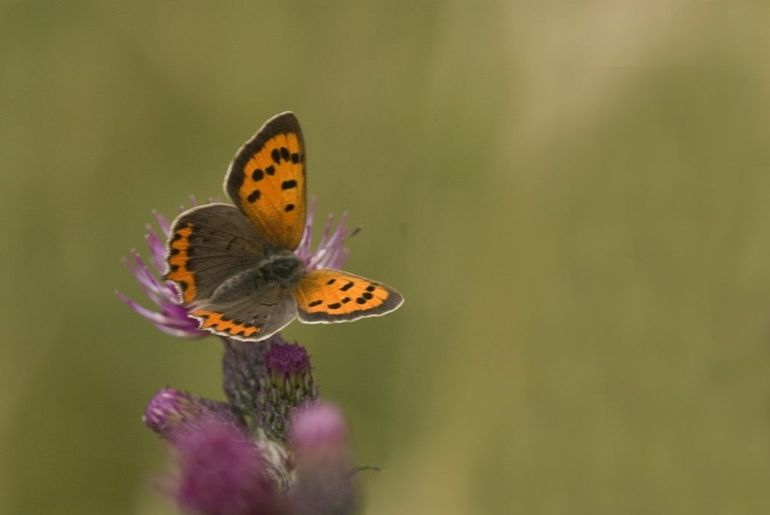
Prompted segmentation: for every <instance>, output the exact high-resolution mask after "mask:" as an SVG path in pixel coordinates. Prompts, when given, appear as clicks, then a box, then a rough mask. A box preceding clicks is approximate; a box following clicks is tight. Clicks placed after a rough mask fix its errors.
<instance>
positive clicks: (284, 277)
mask: <svg viewBox="0 0 770 515" xmlns="http://www.w3.org/2000/svg"><path fill="white" fill-rule="evenodd" d="M259 269H260V271H261V272H262V275H263V277H264V278H265V280H266V281H275V282H277V283H278V284H280V285H281V286H282V287H283V288H293V287H294V286H295V285H296V284H297V281H299V278H300V277H302V274H303V273H304V272H305V267H304V266H303V264H302V261H301V260H300V259H299V258H298V257H297V256H295V255H294V253H293V252H291V251H288V250H278V251H275V252H274V253H270V254H268V255H267V257H265V259H263V260H262V262H261V263H260V264H259Z"/></svg>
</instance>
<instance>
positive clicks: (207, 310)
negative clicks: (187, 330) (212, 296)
mask: <svg viewBox="0 0 770 515" xmlns="http://www.w3.org/2000/svg"><path fill="white" fill-rule="evenodd" d="M190 315H191V316H193V317H195V318H197V319H198V320H199V321H200V328H201V329H204V330H206V331H209V332H211V333H214V334H217V335H220V336H225V337H227V338H235V339H237V340H248V341H259V340H264V339H265V338H268V337H269V336H271V335H272V334H274V333H276V332H278V331H280V330H281V329H283V328H284V327H285V326H286V325H287V324H289V323H290V322H291V321H292V320H294V318H295V317H296V316H297V309H296V306H295V303H294V299H293V298H292V295H291V292H290V291H288V290H286V289H284V288H281V287H280V286H279V285H277V284H272V285H268V286H267V287H264V288H260V289H251V290H245V291H244V292H243V295H241V296H240V297H239V298H238V299H237V300H234V301H232V302H226V303H216V302H203V303H201V304H199V305H196V306H195V307H194V308H193V309H192V310H191V311H190Z"/></svg>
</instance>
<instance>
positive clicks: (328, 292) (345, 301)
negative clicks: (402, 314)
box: [294, 269, 403, 324]
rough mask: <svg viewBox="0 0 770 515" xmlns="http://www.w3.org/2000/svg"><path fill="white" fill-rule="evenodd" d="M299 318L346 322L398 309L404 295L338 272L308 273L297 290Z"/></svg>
mask: <svg viewBox="0 0 770 515" xmlns="http://www.w3.org/2000/svg"><path fill="white" fill-rule="evenodd" d="M294 298H295V299H296V301H297V316H298V318H299V319H300V320H301V321H302V322H305V323H311V324H312V323H330V322H347V321H350V320H357V319H359V318H363V317H370V316H380V315H384V314H386V313H390V312H391V311H393V310H395V309H396V308H398V307H399V306H400V305H401V303H402V302H403V298H402V297H401V294H400V293H398V292H397V291H396V290H394V289H393V288H391V287H389V286H385V285H384V284H382V283H378V282H375V281H372V280H370V279H367V278H365V277H360V276H358V275H353V274H350V273H348V272H341V271H339V270H329V269H321V270H314V271H311V272H308V273H306V274H305V275H304V276H303V277H302V278H301V279H300V280H299V283H298V284H297V286H296V287H295V289H294Z"/></svg>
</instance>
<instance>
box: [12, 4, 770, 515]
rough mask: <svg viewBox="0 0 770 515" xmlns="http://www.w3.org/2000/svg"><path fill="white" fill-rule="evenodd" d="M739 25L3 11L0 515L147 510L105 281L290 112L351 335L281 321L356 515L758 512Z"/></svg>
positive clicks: (756, 392) (768, 500)
mask: <svg viewBox="0 0 770 515" xmlns="http://www.w3.org/2000/svg"><path fill="white" fill-rule="evenodd" d="M769 23H770V4H768V3H767V2H756V3H751V2H727V1H724V2H719V1H699V2H677V1H674V2H670V1H669V2H649V1H639V2H572V1H569V2H567V1H562V2H521V3H518V2H502V1H500V2H468V3H461V2H419V1H418V2H395V3H385V2H382V3H373V2H371V3H370V2H349V3H344V2H282V3H280V4H279V3H277V2H233V3H226V4H225V3H222V4H221V5H216V6H215V4H214V3H209V2H181V1H172V2H150V1H135V2H124V3H117V2H116V3H110V2H97V1H90V2H89V1H72V2H35V1H4V2H2V3H1V4H0V55H2V75H0V99H1V100H0V105H1V106H2V107H1V108H0V119H1V122H0V158H1V159H2V161H1V163H2V167H3V170H2V172H0V187H1V188H2V190H1V191H2V201H0V223H1V224H2V226H1V228H2V234H3V239H4V243H3V245H2V253H1V254H0V256H1V257H0V259H2V262H0V265H2V270H3V271H4V272H3V278H4V287H3V292H4V294H3V295H2V296H1V297H0V308H1V309H0V312H2V320H1V322H2V345H3V350H2V359H0V386H1V387H2V388H0V513H3V514H6V513H8V514H37V513H57V514H92V513H93V514H105V513H110V514H113V513H114V514H119V513H129V514H140V515H144V514H148V515H149V514H162V513H169V514H171V513H175V512H176V510H175V507H174V506H173V505H172V504H171V503H170V502H169V501H168V500H167V499H165V498H164V497H163V496H162V495H160V494H158V493H157V490H156V488H155V486H154V482H155V481H156V480H157V477H158V476H160V475H162V474H163V473H164V472H165V471H167V470H168V463H167V453H166V448H165V445H164V444H163V443H162V442H161V441H160V440H159V439H157V438H156V437H155V435H153V434H152V433H151V432H150V431H148V430H147V429H145V428H144V427H143V425H142V423H141V420H140V415H141V414H142V412H143V410H144V406H145V404H146V402H147V401H148V399H149V398H150V397H151V395H152V394H153V393H154V392H155V391H156V390H157V389H158V388H160V387H163V386H165V385H173V386H175V387H177V388H185V389H189V390H191V391H193V392H197V393H201V394H204V395H208V396H211V397H216V398H221V396H222V394H221V392H220V377H219V359H220V352H221V349H220V345H219V342H218V341H217V340H216V339H213V338H211V339H207V340H203V341H194V342H189V341H182V340H177V339H174V338H171V337H168V336H165V335H163V334H161V333H159V332H158V331H156V330H154V328H153V327H152V326H151V325H150V324H149V323H147V322H146V321H144V320H143V319H141V318H140V317H138V316H136V315H135V314H133V313H132V312H131V311H130V310H129V309H128V308H127V307H126V306H124V305H123V304H121V303H120V302H118V301H117V300H116V299H115V296H114V290H115V289H120V290H122V291H125V292H127V293H128V294H130V295H132V296H134V297H135V298H141V295H140V293H139V291H138V288H137V287H136V285H135V284H134V282H133V279H132V278H131V277H130V276H129V274H128V273H127V272H126V271H125V270H124V269H123V268H122V267H121V265H120V258H121V256H125V255H127V253H128V251H129V249H131V248H132V247H136V248H139V249H142V250H144V249H143V247H144V241H143V234H144V224H145V223H147V222H149V221H150V220H151V216H150V210H151V209H153V208H156V209H158V210H160V211H162V212H164V213H167V214H173V213H175V212H176V210H177V209H178V206H179V205H180V204H181V203H183V202H184V201H185V200H186V198H187V196H188V195H189V194H191V193H192V194H195V195H197V196H198V197H199V198H205V197H208V196H221V195H222V193H221V183H222V178H223V174H224V170H225V168H226V166H227V164H228V163H229V160H230V158H231V157H232V155H233V153H234V152H235V150H236V149H237V148H238V147H239V146H240V145H241V143H242V142H243V141H245V140H246V139H247V138H248V137H249V136H251V135H252V134H253V132H254V131H255V130H256V129H257V128H258V127H259V126H260V125H261V124H262V123H263V122H264V120H266V119H267V118H268V117H269V116H271V115H273V114H275V113H277V112H280V111H283V110H286V109H290V110H293V111H295V112H296V113H297V115H298V116H299V119H300V120H301V122H302V124H303V129H304V132H305V138H306V141H307V145H308V148H309V154H310V167H309V174H310V175H309V193H311V194H315V195H317V196H318V197H319V209H320V212H321V213H325V212H329V211H333V212H336V213H339V212H341V211H343V210H347V211H349V212H350V213H351V222H352V224H353V225H354V226H360V227H362V228H363V229H364V230H363V232H362V233H361V234H360V235H358V236H356V237H355V238H354V239H353V240H351V241H350V245H349V246H350V247H351V250H352V256H351V258H350V260H349V263H348V266H347V269H349V270H350V271H353V272H357V273H361V274H365V275H370V276H372V277H375V278H379V279H381V280H383V281H386V282H389V283H391V284H392V285H394V286H396V287H397V288H399V289H400V290H401V291H402V292H403V293H404V295H405V297H406V299H407V301H406V304H405V305H404V307H403V308H402V309H401V310H400V311H398V312H397V313H395V314H392V315H390V316H388V317H385V318H382V319H374V320H368V321H362V322H359V323H356V324H351V325H341V326H334V327H319V326H305V327H303V326H301V325H299V324H294V325H292V326H291V327H290V328H289V329H288V330H287V331H286V333H285V335H286V336H287V337H289V338H291V339H297V340H298V341H300V342H302V343H303V344H305V345H306V346H308V347H309V349H310V351H311V352H312V354H313V357H314V365H315V367H316V372H317V378H318V380H319V382H320V384H321V388H322V394H323V395H324V396H325V397H327V398H328V399H331V400H333V401H335V402H337V403H339V404H340V405H341V406H342V407H343V408H344V410H345V412H346V414H347V416H348V419H349V424H350V427H351V431H352V434H353V439H354V442H353V445H354V448H355V455H356V458H357V461H358V462H359V463H361V464H373V465H379V466H381V467H383V468H384V469H385V470H384V472H381V473H374V472H371V473H366V474H365V475H364V476H363V478H364V488H365V498H366V507H365V510H364V513H365V514H367V515H381V514H382V515H384V514H395V513H398V514H434V513H435V514H442V515H453V514H469V513H481V514H498V513H499V514H508V513H510V514H515V513H530V514H535V513H537V514H540V513H542V514H574V513H586V514H596V513H607V514H615V513H625V514H637V513H639V514H641V513H645V514H646V513H650V514H652V513H677V514H699V515H702V514H705V513H718V514H732V513H735V514H745V513H770V488H769V487H768V482H770V145H768V143H770V94H769V93H770V59H768V56H769V55H770V31H768V30H767V28H768V24H769Z"/></svg>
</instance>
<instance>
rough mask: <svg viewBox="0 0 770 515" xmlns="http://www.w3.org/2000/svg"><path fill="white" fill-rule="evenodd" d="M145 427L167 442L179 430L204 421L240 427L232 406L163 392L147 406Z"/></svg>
mask: <svg viewBox="0 0 770 515" xmlns="http://www.w3.org/2000/svg"><path fill="white" fill-rule="evenodd" d="M142 420H143V421H144V423H145V424H146V425H147V427H149V428H150V429H152V430H153V431H155V432H156V433H158V434H159V435H160V436H162V437H164V438H166V439H169V440H171V439H173V438H174V437H175V435H176V434H177V433H179V431H180V430H183V429H189V428H190V427H192V426H195V425H197V424H200V422H201V421H203V420H217V421H219V422H221V423H223V424H229V425H231V426H233V427H237V426H238V425H239V421H238V419H237V418H236V417H235V415H234V414H233V412H232V410H231V408H230V406H229V405H227V404H226V403H224V402H217V401H211V400H207V399H202V398H200V397H197V396H195V395H192V394H189V393H187V392H183V391H180V390H175V389H174V388H163V389H162V390H160V391H158V393H156V394H155V395H154V396H153V398H152V399H151V400H150V402H149V404H147V409H146V410H145V412H144V416H143V417H142Z"/></svg>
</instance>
